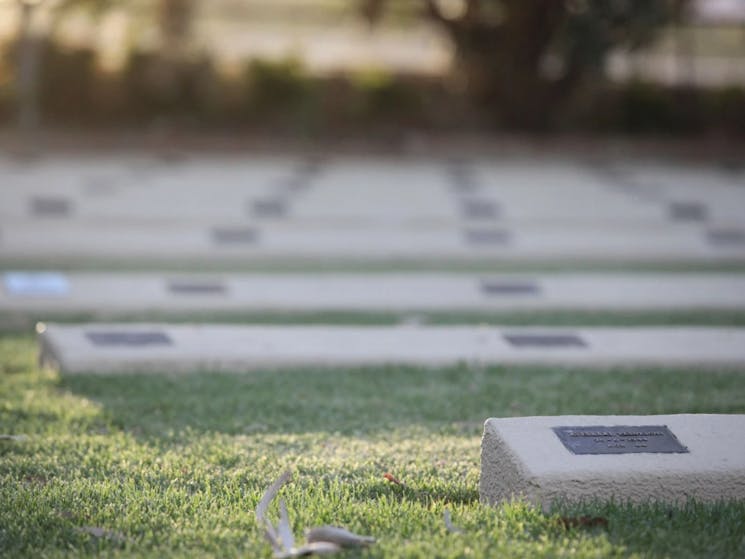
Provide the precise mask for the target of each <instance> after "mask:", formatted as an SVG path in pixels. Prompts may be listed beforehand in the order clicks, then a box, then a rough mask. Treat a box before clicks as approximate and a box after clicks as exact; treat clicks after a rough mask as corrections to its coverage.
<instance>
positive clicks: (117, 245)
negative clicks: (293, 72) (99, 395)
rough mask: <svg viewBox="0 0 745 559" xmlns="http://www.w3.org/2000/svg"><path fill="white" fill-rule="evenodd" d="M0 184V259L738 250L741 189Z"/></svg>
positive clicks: (223, 178) (154, 179)
mask: <svg viewBox="0 0 745 559" xmlns="http://www.w3.org/2000/svg"><path fill="white" fill-rule="evenodd" d="M0 181H2V185H3V188H0V219H2V227H1V230H0V259H2V258H7V259H14V260H24V259H25V260H39V259H50V258H62V259H64V258H68V257H69V258H89V259H94V260H95V259H101V260H104V259H117V258H121V259H133V260H137V259H144V260H154V259H158V260H160V259H165V260H171V261H178V260H188V259H211V260H224V261H229V262H237V261H244V260H245V259H252V258H253V259H270V260H271V259H300V258H305V259H313V260H322V259H327V258H338V259H355V260H369V259H371V260H375V259H406V260H416V259H428V260H432V259H440V258H443V259H449V260H458V259H476V260H488V261H491V260H496V259H508V260H518V261H519V260H543V259H569V260H571V259H577V260H601V259H602V260H655V261H657V260H662V261H678V260H685V261H694V262H698V261H721V260H739V261H745V226H743V225H742V220H741V216H742V215H744V214H745V188H742V187H741V186H739V185H738V184H737V181H736V180H734V179H732V177H730V176H729V175H728V174H726V173H725V172H724V171H722V170H718V169H716V168H713V167H711V166H700V167H691V168H681V166H680V165H662V164H659V165H656V166H654V165H642V164H638V163H633V162H629V161H625V162H624V161H622V162H620V163H617V164H614V165H612V166H611V165H609V166H607V168H595V167H593V166H591V165H589V164H582V163H581V162H579V161H573V160H563V161H562V160H554V159H541V160H539V161H534V160H529V159H510V160H504V161H497V162H494V161H487V160H479V159H474V160H473V161H471V162H466V163H462V164H455V163H453V162H446V161H441V160H436V159H432V158H413V157H411V158H400V159H395V158H383V157H380V158H376V157H370V158H355V157H337V158H329V159H328V160H325V161H323V162H316V163H310V162H305V164H303V163H302V161H301V160H299V159H293V158H272V157H260V156H254V157H224V158H220V157H214V156H200V155H194V156H192V157H189V158H187V159H185V160H183V161H181V160H178V161H175V162H167V161H158V160H155V159H143V158H139V159H138V158H135V157H131V156H129V157H127V156H123V157H121V158H117V157H113V156H108V157H104V158H101V159H100V160H99V159H95V158H83V157H78V158H75V157H71V158H66V159H62V158H42V159H40V160H39V161H38V162H34V163H30V164H27V165H15V164H13V163H12V162H10V161H3V160H2V159H0ZM215 228H238V229H240V228H252V229H254V230H255V232H256V235H255V240H254V241H253V242H250V243H231V244H229V245H219V244H216V243H215V242H214V239H213V237H212V231H213V230H214V229H215ZM722 229H726V230H728V231H730V233H732V231H734V233H735V234H729V235H728V236H727V239H726V240H725V242H713V241H712V237H711V235H710V234H709V233H710V231H712V230H714V231H716V230H722ZM482 230H485V231H486V232H487V233H488V234H491V236H492V239H496V240H497V242H488V241H483V242H476V243H474V242H472V241H470V240H469V235H470V237H473V234H471V233H470V232H472V231H477V232H478V231H482ZM494 231H496V234H492V233H489V232H494ZM738 232H740V233H741V235H742V238H739V237H738ZM719 238H720V239H721V236H720V237H719Z"/></svg>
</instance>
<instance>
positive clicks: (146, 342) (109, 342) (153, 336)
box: [85, 330, 173, 347]
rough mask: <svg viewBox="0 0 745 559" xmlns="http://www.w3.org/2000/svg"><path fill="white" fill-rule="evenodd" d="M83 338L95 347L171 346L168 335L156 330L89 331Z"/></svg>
mask: <svg viewBox="0 0 745 559" xmlns="http://www.w3.org/2000/svg"><path fill="white" fill-rule="evenodd" d="M85 337H86V338H88V340H89V341H90V342H91V343H92V344H93V345H97V346H125V347H141V346H160V345H172V344H173V342H172V341H171V338H170V337H169V336H168V334H166V333H165V332H161V331H157V330H153V331H148V330H141V331H131V330H129V331H125V330H91V331H88V332H86V333H85Z"/></svg>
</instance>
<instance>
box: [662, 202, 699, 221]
mask: <svg viewBox="0 0 745 559" xmlns="http://www.w3.org/2000/svg"><path fill="white" fill-rule="evenodd" d="M668 213H669V215H670V218H671V219H674V220H676V221H705V220H706V218H707V217H708V208H707V207H706V205H705V204H701V203H699V202H671V203H670V205H669V206H668Z"/></svg>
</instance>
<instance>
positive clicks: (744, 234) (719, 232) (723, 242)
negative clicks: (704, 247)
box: [706, 229, 745, 246]
mask: <svg viewBox="0 0 745 559" xmlns="http://www.w3.org/2000/svg"><path fill="white" fill-rule="evenodd" d="M706 238H707V239H708V240H709V243H711V244H713V245H720V246H729V245H737V246H739V245H745V230H743V229H710V230H709V231H707V232H706Z"/></svg>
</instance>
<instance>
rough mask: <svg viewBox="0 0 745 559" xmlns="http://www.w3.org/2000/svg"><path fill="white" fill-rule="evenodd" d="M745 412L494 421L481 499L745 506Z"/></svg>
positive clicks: (487, 430)
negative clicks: (744, 501) (734, 503)
mask: <svg viewBox="0 0 745 559" xmlns="http://www.w3.org/2000/svg"><path fill="white" fill-rule="evenodd" d="M741 441H745V415H708V414H681V415H651V416H549V417H514V418H492V419H488V420H487V421H486V423H485V424H484V435H483V439H482V442H481V478H480V481H479V495H480V498H481V501H482V502H484V503H488V504H498V503H501V502H505V501H509V500H511V499H524V500H526V501H528V502H530V503H532V504H534V505H537V506H542V507H543V508H544V509H546V510H548V509H550V508H551V507H552V505H553V504H554V503H556V502H559V501H561V502H588V501H601V502H602V501H610V500H613V501H615V502H618V503H625V502H633V503H644V502H656V503H659V502H662V503H668V504H682V503H684V502H685V501H687V500H689V499H696V500H698V501H705V502H715V501H720V500H741V499H745V481H744V480H745V445H743V444H739V443H740V442H741Z"/></svg>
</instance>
